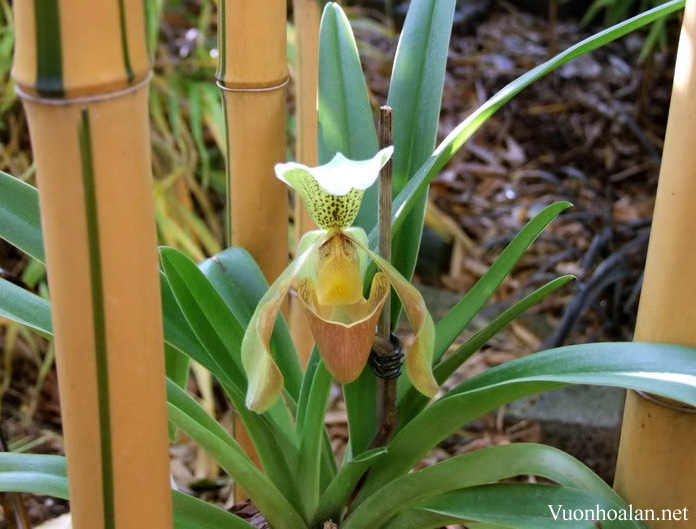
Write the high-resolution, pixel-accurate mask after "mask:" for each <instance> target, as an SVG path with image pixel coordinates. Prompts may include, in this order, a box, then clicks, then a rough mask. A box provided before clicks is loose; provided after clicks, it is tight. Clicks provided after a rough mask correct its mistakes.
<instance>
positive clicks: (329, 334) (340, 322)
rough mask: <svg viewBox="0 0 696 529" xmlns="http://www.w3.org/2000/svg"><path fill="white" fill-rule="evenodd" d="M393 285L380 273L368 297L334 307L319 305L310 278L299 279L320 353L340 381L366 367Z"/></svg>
mask: <svg viewBox="0 0 696 529" xmlns="http://www.w3.org/2000/svg"><path fill="white" fill-rule="evenodd" d="M390 288H391V287H390V283H389V280H388V279H387V276H385V275H384V274H381V273H379V274H376V275H375V277H374V279H373V281H372V287H371V289H370V297H369V299H367V300H362V301H360V302H359V303H355V304H353V305H345V306H342V305H335V306H331V305H320V304H319V302H318V299H317V293H316V290H315V288H314V284H313V283H312V281H311V280H310V279H304V280H302V281H300V283H299V285H298V295H299V298H300V300H301V302H302V305H303V307H304V309H305V314H306V316H307V319H308V320H309V326H310V328H311V330H312V335H313V336H314V339H315V340H316V342H317V346H318V347H319V353H320V354H321V357H322V358H323V360H324V363H325V364H326V368H327V369H328V370H329V373H331V375H332V376H333V377H334V378H335V379H336V380H337V381H338V382H340V383H341V384H349V383H350V382H353V381H354V380H355V379H356V378H358V377H359V376H360V373H362V370H363V369H364V368H365V364H366V363H367V359H368V357H369V355H370V350H371V349H372V344H373V342H374V338H375V328H376V326H377V320H378V319H379V315H380V312H381V311H382V307H384V303H385V301H386V299H387V295H388V294H389V290H390Z"/></svg>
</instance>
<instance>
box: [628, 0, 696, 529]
mask: <svg viewBox="0 0 696 529" xmlns="http://www.w3.org/2000/svg"><path fill="white" fill-rule="evenodd" d="M694 123H696V0H688V1H687V4H686V12H685V15H684V22H683V26H682V34H681V39H680V41H679V52H678V55H677V64H676V70H675V76H674V87H673V90H672V101H671V105H670V114H669V121H668V125H667V136H666V138H665V149H664V155H663V159H662V168H661V172H660V182H659V187H658V190H657V200H656V203H655V215H654V220H653V227H652V232H651V235H650V247H649V250H648V260H647V263H646V268H645V279H644V284H643V292H642V294H641V299H640V309H639V311H638V322H637V325H636V333H635V339H636V340H637V341H646V342H665V343H675V344H681V345H691V346H694V345H696V302H695V300H696V274H694V267H695V266H696V237H694V230H695V229H696V209H695V208H694V204H693V201H694V197H696V149H694V143H696V130H695V129H694ZM695 412H696V410H694V409H693V408H687V407H683V406H681V405H680V404H679V403H673V402H664V401H663V400H661V399H657V398H654V397H651V396H649V395H639V394H637V393H634V392H629V393H628V396H627V399H626V409H625V412H624V423H623V428H622V431H621V443H620V447H619V459H618V464H617V471H616V483H615V486H616V489H617V491H618V492H619V493H620V494H622V495H623V496H624V497H625V498H626V500H627V501H628V502H629V503H632V504H633V505H634V506H635V507H636V508H642V509H655V512H656V513H657V515H658V516H661V515H662V512H661V511H662V509H670V510H672V511H674V510H675V509H684V508H685V507H686V508H687V515H688V516H689V518H690V521H688V522H684V521H677V520H672V521H669V520H662V521H655V522H649V523H648V526H649V527H651V528H659V529H672V528H680V527H693V526H694V523H696V522H694V517H696V457H695V456H694V449H693V447H694V446H696V413H695ZM689 513H690V514H689Z"/></svg>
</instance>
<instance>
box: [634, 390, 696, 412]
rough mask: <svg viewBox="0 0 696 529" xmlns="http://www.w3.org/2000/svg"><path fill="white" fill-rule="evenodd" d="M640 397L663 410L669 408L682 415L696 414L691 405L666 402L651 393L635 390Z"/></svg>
mask: <svg viewBox="0 0 696 529" xmlns="http://www.w3.org/2000/svg"><path fill="white" fill-rule="evenodd" d="M634 391H635V392H636V393H637V394H638V395H639V396H641V397H643V398H644V399H645V400H647V401H649V402H652V403H653V404H655V405H657V406H661V407H663V408H667V409H668V410H673V411H678V412H681V413H689V414H696V408H694V407H693V406H691V405H689V404H682V403H680V402H678V401H676V400H671V399H670V400H664V399H662V398H660V397H656V396H655V395H651V394H650V393H646V392H645V391H640V390H634Z"/></svg>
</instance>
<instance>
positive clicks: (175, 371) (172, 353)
mask: <svg viewBox="0 0 696 529" xmlns="http://www.w3.org/2000/svg"><path fill="white" fill-rule="evenodd" d="M190 365H191V359H190V358H189V357H188V356H186V355H185V354H183V353H182V352H180V351H179V350H178V349H176V348H175V347H172V346H171V345H169V344H168V343H165V344H164V368H165V369H164V372H165V375H166V376H167V379H169V380H171V381H172V382H173V383H174V384H176V385H177V386H179V387H180V388H185V387H186V383H187V382H188V378H189V367H190ZM169 440H170V441H171V442H174V441H176V427H175V426H174V425H173V424H172V423H169Z"/></svg>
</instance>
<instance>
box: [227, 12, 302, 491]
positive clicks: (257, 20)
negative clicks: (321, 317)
mask: <svg viewBox="0 0 696 529" xmlns="http://www.w3.org/2000/svg"><path fill="white" fill-rule="evenodd" d="M286 9H287V6H286V3H285V1H284V0H263V1H262V2H259V1H258V0H235V1H234V2H232V1H229V0H221V1H220V3H219V18H220V22H219V40H220V44H219V49H220V65H219V68H218V74H217V81H218V86H219V87H220V88H221V90H222V96H223V102H224V105H225V117H226V128H227V149H228V152H227V171H228V179H229V181H228V197H227V205H228V214H227V219H228V230H227V231H228V236H229V240H230V242H231V244H233V245H235V246H243V247H244V248H246V249H247V250H248V251H249V252H250V253H251V255H252V256H253V257H254V259H256V262H257V263H258V264H259V266H260V267H261V270H262V271H263V273H264V275H265V276H266V279H267V280H268V281H269V282H272V281H273V280H274V279H275V278H276V277H278V275H280V273H281V272H282V271H283V269H284V268H285V266H286V265H287V262H288V220H289V208H288V195H287V191H286V189H285V187H284V186H283V184H282V183H281V182H280V181H279V180H277V179H276V178H275V176H274V170H273V167H274V165H275V164H276V163H278V162H282V161H283V160H284V159H285V153H286V130H285V93H286V89H285V87H286V85H287V82H288V70H287V61H286V24H287V12H286ZM235 437H236V438H237V440H238V441H239V443H240V444H241V445H242V446H243V448H244V449H245V451H246V452H247V453H249V454H250V455H252V457H254V454H255V451H254V447H253V444H252V443H251V441H250V440H249V437H248V435H247V434H246V432H245V431H244V429H243V426H242V424H241V421H240V420H239V418H238V417H236V420H235ZM255 459H256V458H255ZM257 465H258V461H257ZM243 498H244V494H243V493H242V492H241V491H237V490H235V499H236V500H237V501H240V500H241V499H243Z"/></svg>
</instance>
